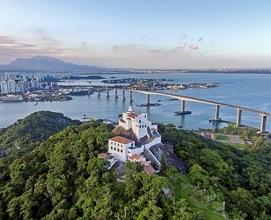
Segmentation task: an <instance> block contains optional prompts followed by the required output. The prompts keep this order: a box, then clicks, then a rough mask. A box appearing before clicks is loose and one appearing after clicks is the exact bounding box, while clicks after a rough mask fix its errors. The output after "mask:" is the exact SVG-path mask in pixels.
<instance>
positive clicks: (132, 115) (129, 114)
mask: <svg viewBox="0 0 271 220" xmlns="http://www.w3.org/2000/svg"><path fill="white" fill-rule="evenodd" d="M127 116H128V117H130V118H134V119H135V118H136V116H137V115H136V113H134V112H131V113H128V114H127Z"/></svg>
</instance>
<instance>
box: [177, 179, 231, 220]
mask: <svg viewBox="0 0 271 220" xmlns="http://www.w3.org/2000/svg"><path fill="white" fill-rule="evenodd" d="M173 187H174V189H175V197H176V198H177V199H179V198H184V199H186V201H187V202H188V203H189V204H190V205H191V206H192V207H194V208H196V209H197V210H199V212H200V214H201V215H202V217H203V219H208V220H225V219H226V218H225V217H224V216H223V215H222V214H220V213H219V212H218V211H217V210H218V209H219V208H221V207H222V202H218V201H215V200H214V201H213V202H210V203H208V202H207V201H206V199H205V198H204V196H201V195H200V194H199V191H198V189H197V187H196V186H193V185H191V184H189V183H188V181H186V180H185V177H182V178H178V180H177V182H176V183H174V186H173Z"/></svg>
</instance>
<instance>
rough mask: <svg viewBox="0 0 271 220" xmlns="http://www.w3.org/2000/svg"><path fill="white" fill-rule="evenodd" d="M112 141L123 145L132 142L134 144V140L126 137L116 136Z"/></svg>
mask: <svg viewBox="0 0 271 220" xmlns="http://www.w3.org/2000/svg"><path fill="white" fill-rule="evenodd" d="M110 140H111V141H114V142H118V143H121V144H129V143H131V142H134V141H133V140H130V139H128V138H126V137H121V136H116V137H113V138H110Z"/></svg>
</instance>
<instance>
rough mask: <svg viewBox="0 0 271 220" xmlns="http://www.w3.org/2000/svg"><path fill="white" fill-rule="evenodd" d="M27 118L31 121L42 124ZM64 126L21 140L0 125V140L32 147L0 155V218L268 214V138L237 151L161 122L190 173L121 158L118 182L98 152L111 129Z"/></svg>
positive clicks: (270, 149) (270, 208)
mask: <svg viewBox="0 0 271 220" xmlns="http://www.w3.org/2000/svg"><path fill="white" fill-rule="evenodd" d="M48 117H52V118H53V117H55V115H54V114H53V113H52V115H51V116H48ZM27 121H28V122H26V121H25V124H28V123H30V127H31V123H35V124H36V125H38V127H39V123H41V122H42V121H40V120H38V119H36V118H35V120H32V119H31V117H30V118H28V119H27ZM48 121H51V122H52V123H53V122H55V121H56V120H53V119H52V120H49V119H48ZM35 124H34V125H35ZM15 125H16V124H15ZM15 125H14V126H15ZM67 125H70V126H69V127H67V128H65V129H63V130H62V128H60V127H55V130H52V131H53V132H52V133H55V132H56V133H55V134H53V135H51V133H50V132H49V130H50V129H49V130H47V129H48V128H47V127H40V129H45V130H46V132H44V136H40V135H37V134H33V135H31V136H29V135H30V134H29V135H25V138H26V139H24V138H22V136H18V137H17V136H16V135H17V134H16V133H14V132H10V133H6V132H7V130H6V131H2V133H1V134H0V140H1V142H3V143H9V142H10V143H12V142H11V141H9V142H7V141H6V140H12V139H13V143H15V142H14V141H16V138H18V141H20V143H28V144H31V148H27V149H28V150H25V151H23V152H21V153H20V154H9V155H8V156H6V157H3V158H0V168H1V170H0V171H1V173H0V219H139V220H141V219H155V220H156V219H176V220H177V219H185V220H186V219H188V220H189V219H227V218H228V219H271V218H270V215H271V182H270V181H271V160H270V159H271V147H270V145H269V144H268V142H264V143H263V144H262V146H261V147H260V148H257V149H247V150H240V149H237V148H234V147H233V146H228V145H225V144H222V143H219V142H215V141H211V140H206V139H204V138H202V137H200V136H198V135H196V134H194V133H192V132H189V131H184V130H179V129H177V128H176V127H174V126H173V125H160V126H159V130H160V133H161V135H162V138H163V140H162V141H163V142H170V143H172V144H173V145H174V150H175V153H176V154H177V155H178V156H179V157H181V158H182V159H183V160H184V161H185V162H186V163H187V164H188V165H189V167H190V170H189V172H188V173H187V174H185V175H183V174H180V173H179V172H178V171H176V170H175V169H174V168H172V167H167V166H166V165H165V164H162V165H163V166H162V168H161V172H160V174H157V175H153V176H148V175H147V174H145V173H144V172H142V168H141V167H140V166H139V165H137V164H135V163H131V162H127V163H126V164H125V174H126V177H125V179H124V181H118V180H117V178H116V175H115V173H114V171H113V170H110V171H109V170H107V166H106V161H104V160H102V159H100V158H98V157H97V154H98V153H100V152H104V151H106V150H107V146H106V145H107V140H108V138H109V137H110V136H111V131H112V128H113V127H112V126H109V125H105V124H102V123H100V122H97V121H91V122H87V123H83V124H81V125H78V123H77V122H74V121H69V123H66V124H65V126H63V127H66V126H67ZM24 126H25V125H24ZM24 126H23V125H22V127H24ZM53 127H54V126H53ZM60 130H61V131H60ZM33 132H34V133H35V132H38V130H36V129H35V130H34V131H33ZM41 133H43V132H41ZM2 135H5V136H3V137H2ZM4 137H5V138H4ZM37 137H42V138H40V139H39V138H37ZM31 140H33V141H31ZM5 141H6V142H5ZM1 146H2V145H1ZM6 146H7V145H6ZM9 147H14V146H13V145H12V144H10V145H9Z"/></svg>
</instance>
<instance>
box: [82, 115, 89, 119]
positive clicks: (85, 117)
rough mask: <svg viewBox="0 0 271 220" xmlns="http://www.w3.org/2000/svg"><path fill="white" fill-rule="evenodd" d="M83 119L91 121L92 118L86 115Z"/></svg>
mask: <svg viewBox="0 0 271 220" xmlns="http://www.w3.org/2000/svg"><path fill="white" fill-rule="evenodd" d="M82 119H84V120H89V119H90V118H89V117H87V115H84V116H83V118H82Z"/></svg>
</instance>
